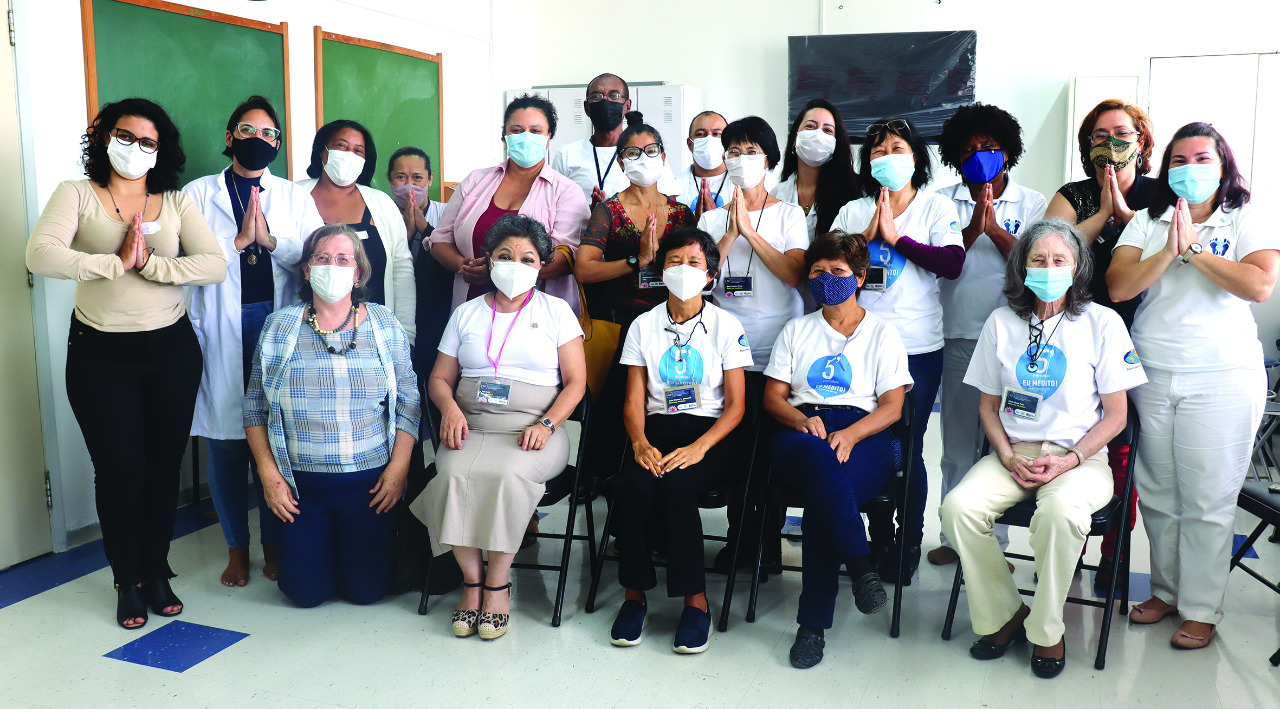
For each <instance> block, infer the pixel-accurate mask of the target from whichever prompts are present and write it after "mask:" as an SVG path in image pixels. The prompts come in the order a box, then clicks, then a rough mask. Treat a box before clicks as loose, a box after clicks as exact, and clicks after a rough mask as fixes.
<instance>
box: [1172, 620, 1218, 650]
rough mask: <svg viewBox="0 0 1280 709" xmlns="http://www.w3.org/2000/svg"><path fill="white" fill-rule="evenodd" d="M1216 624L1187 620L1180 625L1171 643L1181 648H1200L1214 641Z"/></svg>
mask: <svg viewBox="0 0 1280 709" xmlns="http://www.w3.org/2000/svg"><path fill="white" fill-rule="evenodd" d="M1213 633H1214V625H1213V624H1212V623H1201V622H1199V621H1196V620H1186V621H1183V622H1182V625H1181V626H1179V627H1178V630H1177V632H1175V633H1174V634H1173V638H1172V639H1171V640H1170V641H1169V644H1170V645H1173V646H1174V647H1176V648H1178V649H1180V650H1199V649H1200V648H1202V647H1206V646H1208V645H1209V643H1210V642H1212V641H1213Z"/></svg>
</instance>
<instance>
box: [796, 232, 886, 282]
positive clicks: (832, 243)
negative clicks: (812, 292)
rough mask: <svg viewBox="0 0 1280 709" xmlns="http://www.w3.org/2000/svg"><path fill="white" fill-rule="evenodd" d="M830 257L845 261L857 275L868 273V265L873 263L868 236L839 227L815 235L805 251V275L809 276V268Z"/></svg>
mask: <svg viewBox="0 0 1280 709" xmlns="http://www.w3.org/2000/svg"><path fill="white" fill-rule="evenodd" d="M828 259H829V260H832V261H844V262H845V264H846V265H847V266H848V267H849V270H850V271H853V275H855V276H862V275H866V273H867V267H868V266H870V265H871V254H870V252H869V251H868V250H867V237H866V236H864V235H862V234H856V233H855V234H850V233H847V232H844V231H841V230H839V229H837V230H835V231H831V232H827V233H826V234H819V235H818V236H816V237H814V239H813V242H812V243H810V244H809V248H807V249H805V251H804V267H805V277H806V278H807V277H808V275H809V274H808V270H809V269H811V268H813V264H815V263H817V262H819V261H826V260H828Z"/></svg>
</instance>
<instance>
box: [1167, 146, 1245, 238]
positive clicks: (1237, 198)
mask: <svg viewBox="0 0 1280 709" xmlns="http://www.w3.org/2000/svg"><path fill="white" fill-rule="evenodd" d="M1185 138H1210V139H1212V140H1213V147H1214V148H1215V149H1216V150H1217V151H1218V160H1220V161H1221V162H1222V177H1221V178H1220V179H1219V180H1218V190H1217V191H1216V192H1215V193H1214V195H1213V208H1214V209H1218V208H1219V207H1222V206H1225V207H1226V208H1227V209H1239V208H1241V207H1243V206H1244V205H1246V204H1248V203H1249V187H1248V184H1247V183H1246V182H1245V179H1244V176H1243V175H1241V174H1240V166H1239V165H1237V164H1236V156H1235V153H1233V152H1231V146H1230V145H1227V139H1226V138H1223V137H1222V134H1221V133H1219V132H1218V129H1217V128H1214V127H1213V124H1211V123H1200V122H1197V123H1188V124H1186V125H1185V126H1183V127H1181V128H1179V129H1178V130H1177V132H1175V133H1174V134H1173V137H1172V138H1170V139H1169V145H1168V146H1167V147H1165V149H1164V157H1162V158H1161V159H1160V174H1159V175H1158V176H1157V177H1156V187H1155V190H1154V191H1153V192H1152V193H1151V204H1150V206H1149V207H1148V208H1147V209H1148V213H1149V214H1150V215H1151V218H1152V219H1159V218H1160V217H1161V216H1162V215H1163V214H1164V212H1165V210H1166V209H1168V208H1169V207H1172V206H1174V205H1176V204H1177V203H1178V195H1176V194H1174V192H1173V188H1172V187H1170V186H1169V161H1170V160H1171V159H1173V144H1174V143H1176V142H1178V141H1179V140H1183V139H1185Z"/></svg>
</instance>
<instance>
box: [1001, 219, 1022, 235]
mask: <svg viewBox="0 0 1280 709" xmlns="http://www.w3.org/2000/svg"><path fill="white" fill-rule="evenodd" d="M1004 230H1005V231H1007V232H1009V234H1010V235H1012V236H1017V235H1018V232H1020V231H1022V220H1021V219H1006V220H1004Z"/></svg>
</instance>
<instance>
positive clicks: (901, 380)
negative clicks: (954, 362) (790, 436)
mask: <svg viewBox="0 0 1280 709" xmlns="http://www.w3.org/2000/svg"><path fill="white" fill-rule="evenodd" d="M764 374H765V376H766V377H769V378H770V379H777V380H778V381H782V382H786V383H788V384H790V385H791V394H790V396H788V397H787V403H789V404H791V405H792V406H796V407H799V406H800V405H802V404H826V405H828V406H856V407H858V408H860V409H862V410H863V411H867V412H871V411H875V410H876V406H878V405H879V400H880V396H881V395H882V394H884V393H885V392H886V391H889V390H891V389H896V388H898V387H900V386H905V387H906V388H907V391H911V387H912V386H913V384H914V382H913V381H912V379H911V373H910V372H908V371H907V350H906V348H904V347H903V346H902V338H900V337H898V331H897V330H895V329H894V328H893V326H892V325H890V324H889V323H887V322H885V321H884V320H883V319H881V318H879V317H876V315H875V314H874V313H867V314H866V316H865V317H864V318H863V319H862V322H861V323H859V324H858V329H856V330H854V331H853V336H852V337H845V336H844V335H842V334H840V333H839V332H836V330H835V329H833V328H832V327H831V325H829V324H827V320H826V318H824V317H822V313H821V312H817V313H809V314H808V315H805V316H804V317H800V318H796V319H794V320H792V321H790V322H788V323H787V324H786V326H784V327H783V328H782V332H781V333H779V335H778V341H777V342H776V343H775V344H774V346H773V355H772V356H771V357H770V358H769V366H768V367H767V368H765V370H764Z"/></svg>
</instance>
